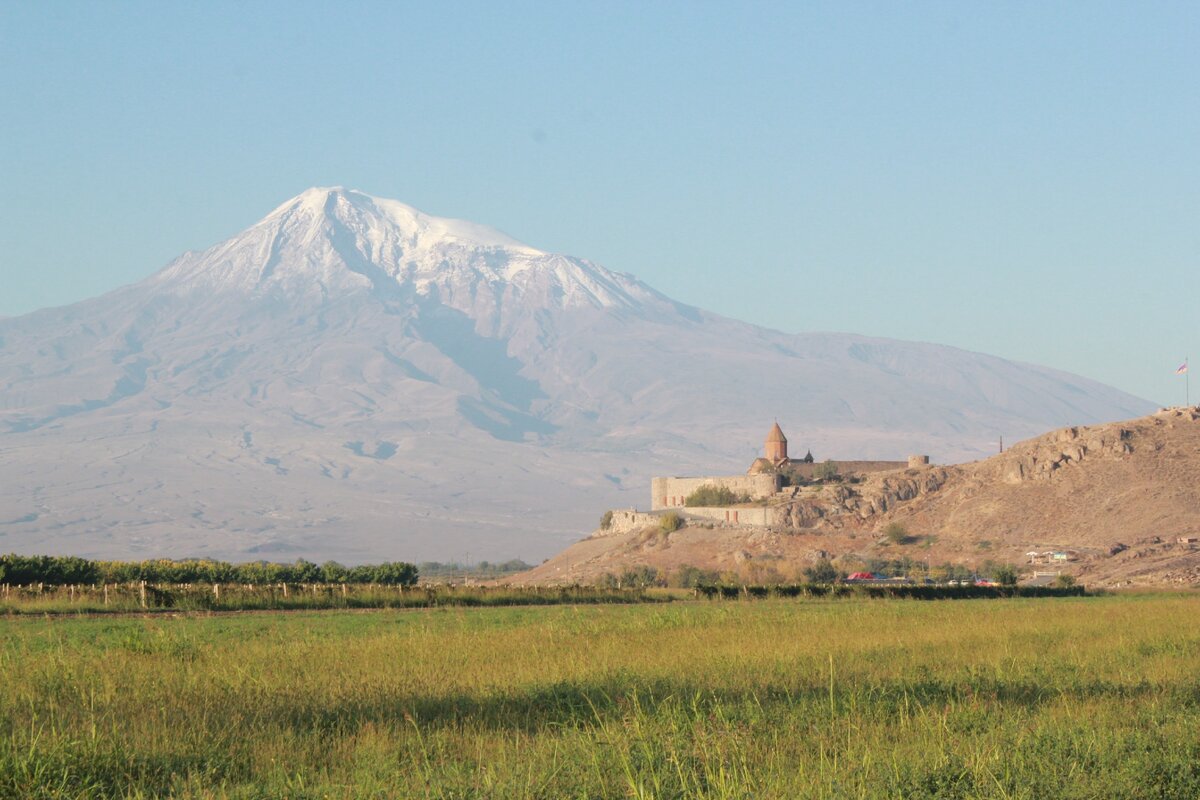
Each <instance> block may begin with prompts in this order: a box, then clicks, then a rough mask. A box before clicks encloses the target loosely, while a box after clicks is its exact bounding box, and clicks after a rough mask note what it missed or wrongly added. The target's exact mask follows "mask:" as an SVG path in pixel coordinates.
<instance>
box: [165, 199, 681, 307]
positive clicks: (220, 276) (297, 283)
mask: <svg viewBox="0 0 1200 800" xmlns="http://www.w3.org/2000/svg"><path fill="white" fill-rule="evenodd" d="M152 280H154V281H156V282H159V283H161V284H166V285H169V286H171V288H172V289H173V291H175V292H177V293H186V292H189V291H192V290H196V289H199V290H202V291H204V292H205V293H208V294H218V293H226V292H235V293H238V294H262V293H264V292H269V293H271V294H272V295H277V294H279V293H280V292H283V293H284V294H286V295H289V296H294V297H304V296H310V297H314V298H316V297H319V298H322V299H324V298H328V297H330V296H331V295H341V294H344V293H346V292H360V291H368V292H372V293H374V294H376V295H381V296H388V297H391V296H393V295H395V293H396V292H397V290H401V291H405V292H411V293H414V294H415V295H417V296H426V297H428V296H436V298H437V299H438V301H439V302H440V303H442V304H445V305H449V306H452V307H454V308H456V309H458V310H460V311H463V312H465V313H468V314H470V315H472V316H475V315H476V313H488V314H489V315H494V311H495V310H496V309H499V310H500V311H502V312H504V313H503V314H502V315H503V316H506V317H511V316H512V313H511V312H514V311H516V310H517V309H518V308H520V309H522V310H524V311H527V312H529V311H537V310H544V309H566V308H579V307H590V308H600V309H612V308H621V309H627V310H628V309H632V310H637V309H641V308H642V307H643V306H645V305H646V304H647V303H653V304H655V305H661V304H664V303H665V304H667V305H672V306H673V304H670V301H668V300H666V298H664V297H662V296H661V295H659V294H658V293H657V292H655V291H654V290H652V289H650V288H649V287H648V286H646V285H644V284H642V283H641V282H639V281H638V280H636V279H635V278H633V277H631V276H628V275H622V274H619V273H615V272H611V271H609V270H607V269H605V268H603V267H601V266H599V265H597V264H593V263H591V262H589V261H585V260H583V259H578V258H573V257H570V256H565V255H560V254H556V253H547V252H545V251H542V250H538V249H537V248H534V247H530V246H529V245H526V244H524V243H522V242H519V241H517V240H516V239H513V238H512V237H510V236H508V235H506V234H504V233H501V232H500V231H498V230H496V229H495V228H491V227H488V226H486V225H480V224H477V223H473V222H467V221H465V220H459V219H450V218H447V217H437V216H434V215H432V214H426V213H424V212H422V211H420V210H418V209H416V208H413V207H412V206H410V205H407V204H405V203H401V202H399V201H397V200H388V199H384V198H378V197H372V196H371V195H368V194H365V193H363V192H360V191H357V190H354V189H346V188H344V187H341V186H334V187H314V188H312V189H308V190H306V191H304V192H302V193H301V194H299V195H297V196H295V197H293V198H291V199H290V200H288V201H287V202H285V203H283V204H281V205H280V206H278V207H277V208H276V209H275V210H274V211H272V212H271V213H270V214H268V215H267V216H266V217H264V218H263V219H262V220H260V221H259V222H258V223H256V224H255V225H253V226H252V227H250V228H249V229H247V230H245V231H243V232H242V233H240V234H238V235H236V236H234V237H232V238H230V239H228V240H226V241H225V242H222V243H221V244H218V245H216V246H214V247H212V248H209V249H208V250H206V251H204V252H201V253H189V254H187V255H185V256H183V257H182V258H180V259H178V260H176V261H175V262H173V263H172V264H170V265H169V266H168V267H167V268H166V269H165V270H163V271H162V272H161V273H159V275H157V276H155V278H153V279H152ZM486 309H492V311H486Z"/></svg>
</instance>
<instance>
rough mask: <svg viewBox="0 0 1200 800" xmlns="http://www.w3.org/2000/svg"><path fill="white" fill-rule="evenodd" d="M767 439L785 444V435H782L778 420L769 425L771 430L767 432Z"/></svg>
mask: <svg viewBox="0 0 1200 800" xmlns="http://www.w3.org/2000/svg"><path fill="white" fill-rule="evenodd" d="M767 441H768V442H783V443H784V444H787V437H786V436H784V435H783V429H782V428H780V427H779V423H778V422H776V423H775V424H774V425H772V426H771V432H770V433H768V434H767Z"/></svg>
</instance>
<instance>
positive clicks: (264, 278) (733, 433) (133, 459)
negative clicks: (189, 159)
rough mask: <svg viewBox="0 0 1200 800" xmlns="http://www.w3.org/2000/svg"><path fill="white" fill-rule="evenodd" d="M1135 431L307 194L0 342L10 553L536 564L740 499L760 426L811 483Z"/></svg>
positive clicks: (1067, 399)
mask: <svg viewBox="0 0 1200 800" xmlns="http://www.w3.org/2000/svg"><path fill="white" fill-rule="evenodd" d="M777 299H778V300H779V301H780V302H787V298H777ZM796 305H797V307H800V306H801V303H800V302H799V301H797V302H796ZM1153 408H1154V406H1153V405H1152V404H1151V403H1149V402H1147V401H1144V400H1141V399H1139V398H1136V397H1133V396H1131V395H1128V394H1125V393H1123V392H1121V391H1118V390H1116V389H1113V388H1110V387H1107V386H1104V385H1101V384H1099V383H1096V382H1094V381H1091V380H1087V379H1085V378H1081V377H1078V376H1074V375H1070V374H1067V373H1063V372H1060V371H1056V370H1052V369H1047V368H1043V367H1037V366H1031V365H1028V364H1018V363H1014V362H1011V361H1006V360H1004V359H1001V358H995V357H992V356H986V355H981V354H978V353H971V352H966V351H963V350H959V349H955V348H952V347H946V346H941V345H933V344H921V343H913V342H901V341H892V340H886V339H873V338H867V337H863V336H855V335H850V334H833V333H805V334H786V333H781V332H778V331H773V330H767V329H764V328H759V327H756V326H754V325H751V324H748V323H745V322H739V321H736V320H731V319H727V318H724V317H721V316H719V315H716V314H713V313H710V312H707V311H703V310H701V309H697V308H693V307H691V306H687V305H684V304H682V303H678V302H675V301H674V300H672V299H670V298H669V297H667V296H665V295H663V294H662V293H660V292H658V291H655V290H654V289H652V288H650V287H649V286H647V285H646V284H644V283H642V282H641V281H639V280H637V279H636V278H634V277H632V276H630V275H625V274H621V273H617V272H613V271H610V270H607V269H605V268H603V267H601V266H599V265H597V264H594V263H591V262H589V261H587V260H584V259H579V258H574V257H570V256H565V255H559V254H554V253H547V252H543V251H541V250H538V249H536V248H533V247H529V246H527V245H524V244H522V243H520V242H517V241H515V240H513V239H511V238H509V237H508V236H505V235H504V234H502V233H500V232H498V231H496V230H493V229H491V228H487V227H485V226H481V225H475V224H472V223H467V222H462V221H457V220H449V219H442V218H438V217H433V216H429V215H426V214H423V213H421V212H419V211H417V210H416V209H413V208H411V207H409V206H406V205H404V204H402V203H399V202H395V201H392V200H384V199H379V198H374V197H370V196H368V195H366V194H363V193H361V192H357V191H352V190H345V189H341V188H333V189H310V190H308V191H306V192H304V193H303V194H301V195H299V196H298V197H295V198H293V199H291V200H289V201H287V202H286V203H284V204H283V205H281V206H279V208H277V209H275V210H274V211H273V212H271V213H270V214H269V215H268V216H267V217H265V218H264V219H263V220H262V221H260V222H259V223H257V224H256V225H254V226H253V227H251V228H249V229H247V230H246V231H244V232H242V233H240V234H238V235H236V236H234V237H232V238H231V239H229V240H227V241H225V242H222V243H220V244H217V245H215V246H214V247H211V248H209V249H208V250H205V251H203V252H198V253H187V254H185V255H183V256H181V257H180V258H178V259H177V260H175V261H174V262H172V263H171V264H169V265H167V266H166V267H165V268H164V269H163V270H161V271H160V272H158V273H156V274H155V275H152V276H151V277H149V278H147V279H145V280H143V281H141V282H139V283H136V284H133V285H131V286H127V287H124V288H121V289H117V290H116V291H113V292H111V293H109V294H107V295H104V296H102V297H99V298H96V299H93V300H87V301H84V302H80V303H76V304H73V305H70V306H65V307H62V308H52V309H46V310H42V311H38V312H35V313H32V314H28V315H25V316H22V317H16V318H10V319H3V320H0V475H2V476H3V480H2V481H0V551H5V550H12V551H20V552H41V553H61V554H74V555H83V556H92V557H120V558H151V557H159V556H170V557H177V558H178V557H186V556H211V557H218V558H227V559H233V560H249V559H254V558H268V559H272V560H290V559H293V558H297V557H305V558H310V559H314V560H324V559H327V558H335V559H338V560H341V561H345V562H350V563H352V562H357V561H365V560H380V559H385V558H388V559H391V558H398V559H400V558H402V559H408V560H420V559H427V558H439V559H449V558H464V557H468V556H469V557H470V558H471V559H472V560H476V559H478V558H509V557H515V556H520V557H525V558H527V559H529V558H541V557H544V556H548V555H550V554H551V553H552V552H554V551H557V550H559V549H561V548H562V547H564V546H566V545H567V544H569V543H570V542H572V541H574V540H575V539H577V538H579V536H580V535H582V534H583V533H584V532H586V531H589V530H591V529H593V528H594V527H595V520H596V517H597V515H598V514H599V513H600V512H601V511H602V510H603V509H605V508H609V507H616V506H635V505H643V506H644V505H645V504H646V500H647V494H648V481H649V478H650V476H651V475H652V474H688V473H691V474H713V473H717V474H723V473H728V472H730V471H731V470H737V469H744V468H745V466H746V465H748V464H749V462H750V461H751V460H752V459H753V457H754V456H755V455H756V454H757V453H758V451H759V449H760V447H761V441H762V437H763V435H764V434H765V432H766V430H767V428H769V427H770V424H771V421H772V420H773V419H775V418H778V419H779V421H780V423H781V425H783V427H784V429H785V430H786V431H787V433H788V435H789V438H790V439H791V440H792V450H793V451H794V452H795V451H799V452H800V453H801V454H802V453H803V452H804V451H805V450H806V449H809V448H811V450H812V452H813V453H814V455H815V456H816V457H817V458H818V459H824V458H827V457H829V458H902V457H904V456H905V455H907V454H909V453H928V454H930V455H931V456H932V457H933V459H934V461H937V462H943V463H946V462H955V461H961V460H965V459H971V458H977V457H979V456H981V455H983V454H985V453H990V452H992V451H993V450H994V448H995V442H996V441H997V439H998V438H999V437H1000V436H1004V437H1005V439H1006V440H1011V441H1016V440H1018V439H1021V438H1025V437H1029V436H1033V435H1036V434H1039V433H1042V432H1044V431H1046V430H1048V429H1050V428H1054V427H1059V426H1063V425H1068V424H1071V425H1077V424H1088V423H1094V422H1105V421H1111V420H1116V419H1122V418H1127V417H1134V416H1139V415H1142V414H1145V413H1148V412H1149V411H1151V410H1153Z"/></svg>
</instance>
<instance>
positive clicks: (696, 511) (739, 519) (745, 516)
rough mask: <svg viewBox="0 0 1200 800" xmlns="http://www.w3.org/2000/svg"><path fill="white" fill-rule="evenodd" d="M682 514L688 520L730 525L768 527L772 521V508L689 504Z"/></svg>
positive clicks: (773, 512)
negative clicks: (711, 506) (712, 506)
mask: <svg viewBox="0 0 1200 800" xmlns="http://www.w3.org/2000/svg"><path fill="white" fill-rule="evenodd" d="M682 516H683V518H684V519H686V520H688V521H689V522H690V521H692V520H693V519H697V518H699V519H705V520H712V521H713V522H722V523H729V524H730V525H757V526H759V527H763V528H765V527H768V526H770V525H771V523H772V522H773V521H774V518H775V509H773V508H762V507H759V508H707V507H702V506H690V507H688V508H685V509H684V510H683V511H682Z"/></svg>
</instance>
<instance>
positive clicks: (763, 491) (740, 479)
mask: <svg viewBox="0 0 1200 800" xmlns="http://www.w3.org/2000/svg"><path fill="white" fill-rule="evenodd" d="M701 486H716V487H722V486H724V487H725V488H726V489H728V490H729V491H731V492H733V493H734V494H746V495H749V496H750V499H751V500H762V499H763V498H765V497H770V496H771V495H773V494H775V492H777V491H779V476H778V475H772V474H766V475H724V476H715V477H705V478H653V479H651V481H650V508H651V509H652V510H655V511H657V510H658V509H661V508H682V507H683V501H684V500H685V499H686V498H687V496H688V495H689V494H691V493H692V492H694V491H696V490H697V489H699V488H700V487H701Z"/></svg>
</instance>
